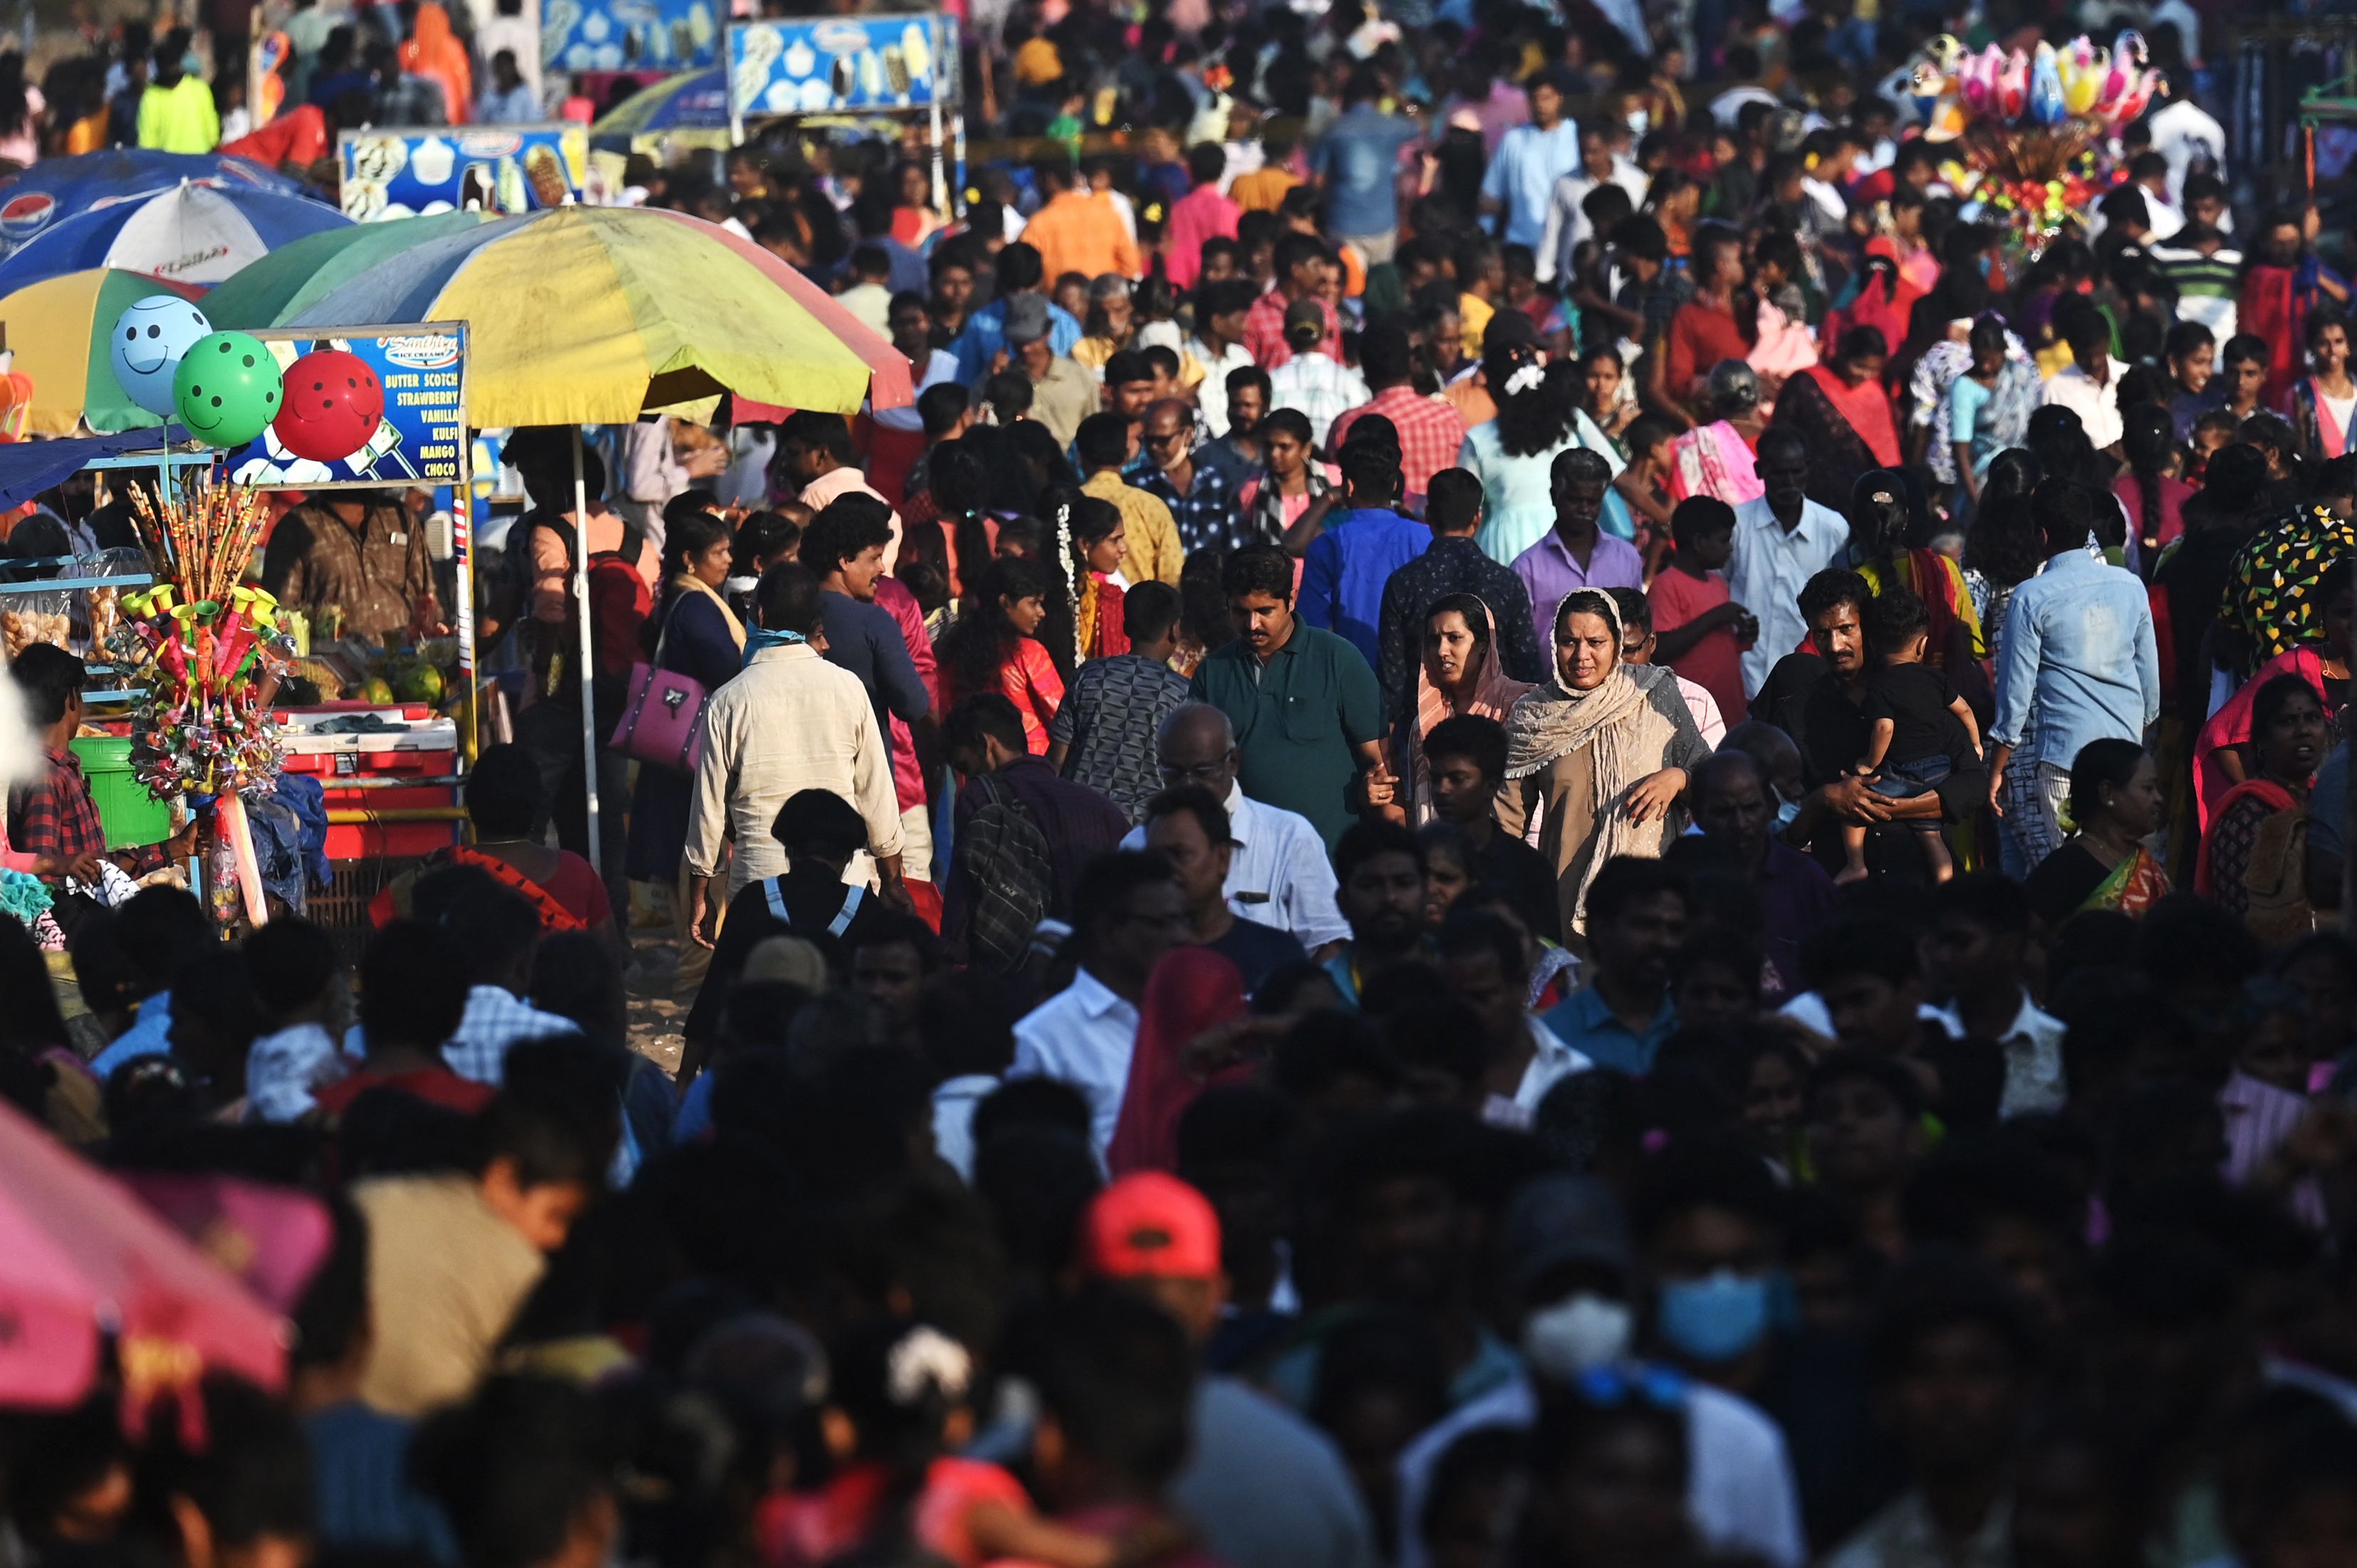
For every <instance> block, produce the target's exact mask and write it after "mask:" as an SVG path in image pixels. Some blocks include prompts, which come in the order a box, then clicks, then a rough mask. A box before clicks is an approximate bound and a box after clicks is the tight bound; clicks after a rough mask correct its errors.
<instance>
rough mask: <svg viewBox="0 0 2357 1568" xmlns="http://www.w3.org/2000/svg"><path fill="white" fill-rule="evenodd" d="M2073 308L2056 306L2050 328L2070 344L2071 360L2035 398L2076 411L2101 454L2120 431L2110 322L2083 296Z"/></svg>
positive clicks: (2119, 434) (2118, 395)
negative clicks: (2052, 327) (2052, 325)
mask: <svg viewBox="0 0 2357 1568" xmlns="http://www.w3.org/2000/svg"><path fill="white" fill-rule="evenodd" d="M2074 298H2075V296H2074ZM2065 303H2066V305H2067V304H2070V303H2072V301H2066V302H2065ZM2076 304H2077V306H2078V307H2077V308H2076V309H2057V310H2056V311H2055V313H2054V327H2055V329H2056V330H2057V331H2058V332H2060V333H2061V335H2062V341H2063V342H2065V343H2066V344H2068V345H2070V349H2071V358H2072V361H2073V362H2072V363H2071V364H2069V365H2067V366H2065V367H2063V368H2062V369H2061V370H2060V371H2056V372H2055V373H2054V374H2053V375H2051V376H2049V377H2048V378H2047V379H2046V385H2045V386H2044V387H2043V388H2041V389H2040V392H2039V394H2038V401H2039V402H2040V403H2042V404H2044V405H2046V406H2048V407H2061V408H2067V409H2069V410H2070V411H2071V412H2072V413H2075V414H2077V415H2078V416H2079V424H2081V425H2082V426H2083V428H2084V429H2085V430H2086V432H2087V439H2088V440H2089V441H2090V442H2091V443H2093V446H2094V447H2095V450H2097V451H2098V452H2101V451H2104V450H2105V449H2107V448H2110V447H2115V446H2118V445H2119V444H2120V438H2121V435H2122V434H2123V431H2124V427H2123V426H2122V424H2121V423H2120V377H2119V367H2118V366H2116V365H2115V364H2113V363H2112V329H2111V325H2110V323H2109V322H2107V321H2105V320H2104V315H2103V313H2102V312H2101V311H2099V310H2097V309H2096V308H2095V307H2094V306H2092V305H2089V304H2087V303H2086V302H2085V301H2084V300H2076Z"/></svg>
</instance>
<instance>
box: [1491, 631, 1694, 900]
mask: <svg viewBox="0 0 2357 1568" xmlns="http://www.w3.org/2000/svg"><path fill="white" fill-rule="evenodd" d="M1554 627H1555V678H1554V679H1553V680H1551V681H1549V682H1547V683H1546V684H1545V685H1543V686H1540V687H1538V688H1537V689H1536V690H1534V691H1532V692H1530V693H1526V694H1525V695H1524V696H1523V698H1522V700H1521V701H1519V702H1517V703H1515V704H1514V705H1513V708H1512V711H1510V712H1509V713H1508V714H1507V715H1506V780H1507V784H1506V788H1505V789H1503V790H1501V792H1500V793H1499V796H1498V807H1497V811H1498V825H1499V826H1500V827H1501V828H1502V829H1504V830H1505V831H1506V832H1509V833H1511V834H1512V835H1513V836H1515V837H1517V838H1520V837H1522V836H1523V831H1524V829H1525V828H1526V827H1527V825H1528V824H1529V822H1530V820H1531V816H1532V813H1533V812H1534V811H1538V812H1540V813H1541V816H1540V822H1539V839H1538V847H1539V853H1541V854H1544V855H1545V856H1546V857H1547V859H1548V861H1549V862H1550V863H1551V864H1552V865H1554V866H1555V886H1556V890H1557V897H1558V899H1559V901H1560V905H1561V908H1562V911H1563V927H1564V930H1565V931H1566V934H1567V936H1566V940H1567V941H1568V940H1569V939H1568V933H1573V932H1579V933H1584V932H1585V931H1586V930H1587V886H1588V884H1589V883H1590V882H1591V881H1593V880H1594V879H1595V876H1596V872H1597V869H1598V867H1599V866H1601V865H1603V864H1604V863H1605V862H1606V861H1608V860H1610V859H1611V858H1612V857H1613V856H1615V855H1620V854H1638V855H1658V854H1661V853H1662V846H1663V844H1664V843H1667V842H1668V840H1669V839H1670V838H1671V837H1672V836H1673V835H1674V834H1675V833H1676V832H1677V831H1678V828H1679V826H1680V825H1681V824H1680V823H1679V822H1678V821H1676V820H1675V819H1677V818H1678V817H1680V816H1681V815H1682V813H1681V812H1680V811H1679V809H1678V797H1679V795H1680V793H1681V792H1682V791H1684V789H1685V787H1686V773H1687V770H1688V769H1690V768H1693V767H1694V766H1695V764H1696V763H1698V762H1700V761H1701V760H1702V759H1703V758H1704V757H1707V756H1708V755H1709V754H1710V747H1709V746H1706V745H1705V744H1704V742H1703V738H1702V736H1701V734H1700V733H1699V732H1698V731H1697V730H1696V729H1695V722H1694V714H1693V712H1692V711H1691V710H1689V709H1688V708H1687V706H1686V700H1685V696H1684V693H1681V692H1680V691H1679V690H1678V682H1677V677H1676V675H1675V674H1674V673H1673V672H1672V671H1671V670H1670V668H1669V667H1668V666H1667V665H1664V664H1623V663H1622V662H1621V661H1620V607H1619V606H1617V605H1615V604H1614V603H1613V602H1612V596H1611V595H1610V594H1608V593H1605V592H1604V591H1603V590H1601V589H1598V588H1577V589H1575V590H1573V591H1572V592H1571V593H1568V594H1566V595H1565V596H1563V601H1562V603H1560V604H1559V605H1557V606H1556V607H1555V621H1554Z"/></svg>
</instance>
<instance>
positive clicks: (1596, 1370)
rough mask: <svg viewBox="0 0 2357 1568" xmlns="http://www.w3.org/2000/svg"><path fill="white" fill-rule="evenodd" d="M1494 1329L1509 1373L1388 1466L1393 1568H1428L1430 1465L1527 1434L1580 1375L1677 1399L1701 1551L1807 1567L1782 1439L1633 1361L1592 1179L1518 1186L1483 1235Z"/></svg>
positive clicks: (1621, 1220)
mask: <svg viewBox="0 0 2357 1568" xmlns="http://www.w3.org/2000/svg"><path fill="white" fill-rule="evenodd" d="M1496 1263H1497V1268H1498V1274H1499V1283H1500V1286H1501V1289H1500V1297H1499V1308H1498V1311H1499V1316H1500V1323H1499V1326H1500V1330H1501V1333H1503V1334H1505V1335H1506V1336H1507V1337H1509V1338H1511V1339H1512V1342H1513V1343H1514V1344H1515V1346H1516V1347H1517V1348H1519V1349H1520V1351H1521V1352H1522V1357H1521V1359H1522V1365H1523V1369H1524V1371H1523V1375H1520V1376H1518V1377H1516V1378H1515V1379H1514V1380H1512V1381H1511V1382H1509V1383H1507V1384H1505V1385H1504V1386H1502V1387H1501V1388H1499V1389H1497V1390H1496V1391H1493V1392H1491V1394H1489V1395H1488V1396H1486V1397H1484V1398H1481V1399H1478V1400H1475V1401H1473V1402H1470V1403H1467V1404H1463V1405H1460V1406H1458V1409H1457V1410H1456V1411H1455V1412H1453V1413H1452V1414H1450V1415H1449V1416H1448V1418H1447V1419H1446V1420H1443V1421H1440V1422H1438V1423H1435V1424H1434V1425H1432V1426H1430V1427H1428V1428H1426V1430H1425V1432H1424V1433H1423V1434H1421V1435H1419V1436H1418V1437H1417V1438H1416V1439H1415V1441H1414V1442H1413V1443H1411V1444H1408V1446H1407V1447H1406V1449H1405V1450H1404V1451H1403V1452H1402V1454H1401V1455H1400V1462H1399V1503H1400V1518H1401V1520H1402V1521H1403V1522H1404V1524H1405V1529H1403V1530H1402V1531H1401V1535H1400V1554H1399V1561H1398V1563H1397V1565H1396V1568H1432V1564H1431V1562H1430V1560H1429V1558H1428V1556H1427V1554H1426V1550H1425V1544H1424V1541H1423V1539H1422V1532H1421V1531H1419V1530H1417V1529H1416V1528H1415V1525H1416V1523H1417V1521H1418V1520H1421V1519H1422V1518H1423V1516H1424V1510H1425V1506H1426V1498H1428V1497H1429V1496H1430V1492H1431V1486H1432V1480H1433V1472H1434V1467H1435V1466H1437V1464H1438V1463H1439V1460H1440V1457H1441V1455H1443V1454H1445V1453H1447V1452H1448V1447H1449V1445H1450V1444H1452V1443H1454V1442H1455V1441H1456V1440H1457V1439H1458V1437H1459V1436H1460V1435H1462V1434H1465V1433H1467V1432H1470V1431H1473V1430H1476V1429H1477V1428H1480V1427H1509V1428H1514V1429H1524V1430H1526V1429H1528V1428H1530V1427H1532V1426H1533V1425H1534V1424H1535V1423H1536V1422H1537V1419H1538V1411H1539V1404H1540V1402H1541V1400H1542V1398H1543V1397H1544V1395H1545V1394H1546V1393H1548V1392H1552V1391H1557V1390H1561V1389H1563V1388H1566V1387H1568V1386H1571V1385H1574V1384H1576V1383H1577V1382H1578V1381H1579V1380H1582V1379H1583V1378H1586V1377H1589V1376H1591V1375H1598V1374H1600V1375H1603V1376H1606V1377H1618V1378H1620V1379H1623V1380H1632V1381H1644V1382H1649V1383H1654V1384H1658V1385H1659V1386H1661V1387H1663V1388H1664V1389H1672V1388H1678V1389H1682V1392H1683V1397H1682V1398H1681V1399H1679V1400H1678V1401H1676V1403H1677V1404H1678V1406H1679V1408H1680V1409H1681V1411H1682V1412H1683V1416H1684V1425H1685V1438H1686V1447H1687V1451H1688V1454H1689V1455H1690V1466H1689V1470H1688V1474H1687V1477H1686V1490H1685V1498H1686V1513H1687V1515H1688V1517H1689V1519H1690V1520H1692V1522H1693V1525H1694V1528H1695V1532H1696V1533H1697V1534H1698V1535H1699V1536H1700V1537H1701V1538H1702V1541H1703V1543H1704V1544H1705V1545H1706V1546H1707V1547H1709V1548H1710V1549H1711V1550H1713V1551H1714V1552H1726V1553H1730V1554H1741V1555H1746V1556H1750V1557H1754V1558H1757V1559H1759V1560H1760V1561H1762V1562H1765V1563H1770V1564H1774V1565H1775V1568H1792V1565H1793V1564H1797V1563H1800V1562H1801V1561H1802V1560H1803V1558H1805V1557H1806V1555H1807V1550H1808V1549H1807V1546H1806V1545H1805V1543H1804V1541H1803V1537H1802V1531H1801V1509H1800V1505H1799V1502H1798V1499H1797V1493H1796V1490H1795V1488H1794V1485H1793V1477H1792V1459H1791V1455H1790V1454H1789V1453H1788V1451H1787V1449H1786V1446H1785V1442H1784V1438H1783V1436H1782V1434H1781V1433H1779V1432H1778V1430H1777V1428H1776V1424H1775V1423H1773V1422H1772V1421H1770V1420H1769V1419H1768V1417H1767V1416H1765V1415H1764V1414H1762V1413H1761V1412H1760V1410H1759V1409H1758V1408H1757V1407H1756V1406H1754V1405H1752V1404H1751V1403H1750V1402H1748V1401H1746V1400H1744V1399H1741V1398H1738V1396H1736V1395H1734V1394H1730V1393H1727V1392H1726V1391H1723V1390H1720V1389H1717V1388H1714V1387H1712V1386H1710V1385H1709V1384H1707V1383H1703V1382H1695V1381H1689V1380H1685V1379H1683V1378H1681V1377H1680V1376H1678V1375H1677V1374H1676V1373H1675V1372H1674V1371H1673V1370H1672V1369H1669V1368H1667V1367H1663V1366H1659V1365H1656V1364H1653V1363H1649V1362H1644V1361H1640V1360H1638V1359H1636V1358H1635V1357H1634V1355H1633V1354H1632V1350H1633V1348H1634V1347H1635V1346H1636V1345H1637V1344H1638V1343H1640V1342H1641V1338H1642V1327H1643V1326H1642V1324H1641V1318H1640V1315H1639V1310H1638V1305H1637V1301H1636V1282H1637V1279H1638V1265H1637V1259H1636V1255H1635V1252H1634V1251H1633V1249H1632V1248H1631V1244H1630V1239H1629V1230H1628V1223H1627V1219H1626V1218H1625V1217H1624V1215H1623V1212H1622V1209H1621V1207H1620V1200H1619V1198H1618V1197H1615V1196H1614V1194H1613V1192H1612V1189H1611V1188H1610V1187H1608V1186H1606V1185H1605V1184H1604V1183H1603V1182H1601V1181H1598V1180H1597V1179H1596V1178H1594V1177H1592V1176H1574V1175H1571V1174H1569V1173H1567V1172H1559V1171H1558V1172H1550V1173H1549V1174H1547V1175H1544V1176H1536V1177H1534V1178H1532V1180H1530V1181H1529V1182H1527V1183H1525V1184H1524V1185H1523V1187H1521V1188H1520V1189H1519V1190H1518V1191H1516V1192H1515V1194H1514V1196H1513V1197H1512V1200H1511V1201H1509V1202H1508V1204H1507V1206H1506V1210H1505V1213H1504V1215H1503V1217H1502V1219H1501V1220H1500V1222H1499V1225H1498V1230H1497V1255H1496Z"/></svg>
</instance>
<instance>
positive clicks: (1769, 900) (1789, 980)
mask: <svg viewBox="0 0 2357 1568" xmlns="http://www.w3.org/2000/svg"><path fill="white" fill-rule="evenodd" d="M1752 890H1753V891H1754V892H1756V893H1758V894H1759V895H1760V914H1761V916H1762V917H1764V919H1763V921H1762V925H1763V928H1764V929H1765V930H1766V932H1767V942H1766V947H1767V958H1768V962H1769V965H1770V967H1771V968H1772V969H1774V970H1775V972H1776V976H1775V981H1774V983H1771V984H1770V985H1769V986H1768V987H1766V992H1767V1000H1768V1001H1769V1002H1770V1004H1773V1003H1776V1002H1778V1001H1781V999H1782V998H1784V997H1787V996H1797V995H1799V994H1800V993H1801V992H1802V991H1803V990H1804V989H1805V987H1804V986H1803V983H1802V981H1801V944H1802V943H1803V942H1805V941H1807V940H1809V937H1810V936H1811V934H1812V933H1813V932H1814V931H1815V930H1816V929H1817V928H1818V927H1819V926H1820V925H1822V924H1824V921H1825V920H1826V919H1827V918H1830V917H1831V916H1832V914H1833V912H1834V908H1835V905H1837V904H1838V903H1839V902H1840V889H1838V888H1836V887H1835V886H1834V879H1833V878H1832V877H1830V876H1828V875H1825V868H1824V866H1822V865H1818V864H1817V863H1816V862H1815V861H1814V860H1813V859H1811V858H1810V857H1809V856H1808V855H1806V854H1803V853H1802V852H1801V851H1799V850H1797V849H1794V848H1792V846H1791V845H1790V844H1787V843H1783V842H1781V840H1778V839H1770V840H1769V841H1768V858H1767V860H1766V861H1764V862H1763V863H1761V865H1760V876H1759V879H1758V880H1757V881H1756V882H1754V883H1753V884H1752Z"/></svg>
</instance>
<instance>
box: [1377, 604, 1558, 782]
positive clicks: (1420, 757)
mask: <svg viewBox="0 0 2357 1568" xmlns="http://www.w3.org/2000/svg"><path fill="white" fill-rule="evenodd" d="M1423 639H1424V656H1423V658H1422V659H1421V660H1419V661H1418V662H1417V664H1416V667H1415V710H1414V711H1413V712H1411V713H1410V714H1408V715H1407V720H1406V722H1405V724H1404V725H1402V726H1401V728H1402V730H1403V731H1404V732H1405V733H1404V735H1403V736H1402V741H1401V746H1402V749H1403V750H1404V751H1405V753H1406V758H1405V768H1404V770H1403V771H1404V776H1405V778H1407V779H1409V780H1410V781H1411V782H1412V783H1413V784H1414V786H1415V795H1414V803H1413V804H1412V805H1411V807H1410V808H1409V813H1410V820H1411V821H1412V822H1415V825H1416V826H1417V827H1422V826H1423V825H1424V824H1425V823H1426V822H1430V821H1432V817H1433V808H1432V765H1431V763H1429V762H1427V761H1426V759H1425V755H1424V740H1425V737H1426V736H1428V735H1430V734H1431V733H1432V727H1433V725H1437V724H1439V723H1441V722H1442V721H1443V720H1446V719H1453V718H1457V717H1458V716H1460V715H1462V714H1479V715H1480V717H1482V718H1485V719H1495V720H1497V721H1498V722H1499V723H1500V724H1504V723H1505V722H1506V714H1508V713H1509V712H1510V711H1511V710H1512V708H1513V705H1514V703H1517V702H1518V701H1520V700H1521V699H1522V697H1523V693H1527V692H1529V691H1531V690H1532V689H1533V688H1532V687H1530V686H1529V685H1527V684H1525V683H1524V682H1521V681H1510V680H1508V679H1507V678H1506V672H1505V671H1503V670H1501V669H1500V668H1499V666H1498V623H1497V618H1496V617H1495V616H1492V615H1491V613H1490V607H1489V606H1488V605H1486V604H1484V603H1482V602H1481V600H1480V598H1478V597H1477V596H1474V595H1471V594H1450V595H1448V596H1445V597H1443V598H1441V599H1439V600H1437V601H1436V602H1435V603H1434V604H1433V607H1432V608H1431V609H1429V610H1427V611H1426V612H1425V617H1424V630H1423Z"/></svg>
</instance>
